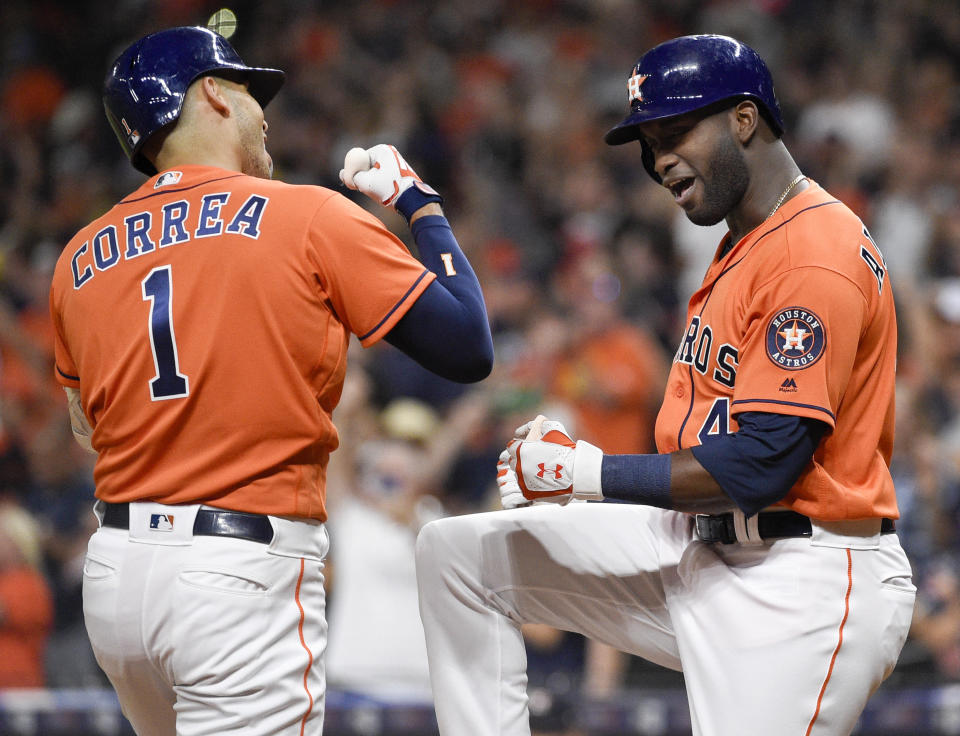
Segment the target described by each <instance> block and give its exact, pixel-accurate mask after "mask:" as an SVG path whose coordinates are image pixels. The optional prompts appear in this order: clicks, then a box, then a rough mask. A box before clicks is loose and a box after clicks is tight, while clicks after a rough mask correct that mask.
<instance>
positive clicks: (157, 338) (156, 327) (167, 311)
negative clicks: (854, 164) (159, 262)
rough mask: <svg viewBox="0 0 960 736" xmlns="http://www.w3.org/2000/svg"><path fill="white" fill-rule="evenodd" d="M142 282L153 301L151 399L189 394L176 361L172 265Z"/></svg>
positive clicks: (148, 296) (161, 267) (151, 314)
mask: <svg viewBox="0 0 960 736" xmlns="http://www.w3.org/2000/svg"><path fill="white" fill-rule="evenodd" d="M140 285H141V286H142V287H143V300H144V301H149V302H150V349H151V350H153V365H154V368H155V369H156V371H157V373H156V375H155V376H154V377H153V379H152V380H151V381H150V398H151V399H152V400H153V401H162V400H164V399H179V398H182V397H184V396H187V395H188V394H189V393H190V388H189V383H188V379H187V377H186V376H185V375H183V374H182V373H181V372H180V364H179V362H178V360H177V341H176V338H175V337H174V334H173V284H172V283H171V280H170V266H160V267H158V268H155V269H153V270H152V271H151V272H150V273H149V274H147V277H146V278H145V279H144V280H143V281H142V282H141V284H140Z"/></svg>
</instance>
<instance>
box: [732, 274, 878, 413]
mask: <svg viewBox="0 0 960 736" xmlns="http://www.w3.org/2000/svg"><path fill="white" fill-rule="evenodd" d="M867 310H868V304H867V301H866V299H865V298H864V296H863V294H862V292H861V291H860V289H859V287H858V286H857V284H855V283H854V282H853V281H851V280H850V279H848V278H846V277H845V276H844V275H843V274H841V273H838V272H836V271H832V270H829V269H825V268H821V267H817V266H804V267H800V268H794V269H790V270H787V271H785V272H784V273H782V274H780V275H779V276H778V277H777V278H775V279H774V280H773V281H772V282H770V283H768V284H766V285H765V286H763V287H762V288H761V289H759V290H758V292H757V293H756V295H755V296H754V297H753V299H752V300H751V302H750V304H749V306H748V307H747V330H746V332H745V335H744V342H743V344H742V346H741V350H740V367H739V369H738V371H737V383H736V388H735V390H734V395H733V402H732V406H731V409H732V413H733V414H738V413H741V412H747V411H761V412H770V413H774V414H792V415H794V416H800V417H810V418H812V419H818V420H820V421H822V422H824V423H826V424H827V425H829V426H830V427H831V428H833V427H834V426H835V422H836V415H837V409H838V408H839V406H840V402H841V401H842V400H843V395H844V391H845V389H846V386H847V383H848V381H849V379H850V375H851V371H852V370H853V365H854V361H855V359H856V354H857V346H858V344H859V342H860V335H861V333H862V331H863V329H864V325H865V323H866V320H867V318H868V314H867Z"/></svg>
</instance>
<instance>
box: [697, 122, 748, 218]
mask: <svg viewBox="0 0 960 736" xmlns="http://www.w3.org/2000/svg"><path fill="white" fill-rule="evenodd" d="M749 183H750V172H749V169H748V168H747V161H746V159H745V158H744V156H743V149H741V148H740V145H739V143H738V142H737V141H736V140H735V139H734V138H733V136H729V135H725V136H721V137H720V140H719V143H718V144H717V148H716V150H714V152H713V156H711V158H710V161H709V162H708V164H707V171H706V176H705V177H704V178H703V184H704V187H703V202H702V203H701V205H700V206H699V207H697V208H695V209H693V210H691V211H688V212H687V218H688V219H689V220H690V222H692V223H693V224H694V225H716V224H717V223H718V222H720V220H722V219H724V218H725V217H726V216H727V215H728V214H730V212H731V211H732V210H733V208H734V207H736V206H737V205H738V204H740V201H741V200H742V199H743V195H744V194H746V191H747V185H748V184H749Z"/></svg>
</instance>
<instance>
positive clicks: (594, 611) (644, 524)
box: [418, 503, 690, 667]
mask: <svg viewBox="0 0 960 736" xmlns="http://www.w3.org/2000/svg"><path fill="white" fill-rule="evenodd" d="M689 536H690V522H689V519H688V517H685V516H684V515H680V514H675V513H672V512H663V511H661V510H659V509H653V508H650V507H643V506H631V505H623V504H605V503H604V504H598V503H574V504H570V505H568V506H563V507H561V506H554V505H547V504H544V505H537V506H533V507H528V508H523V509H515V510H511V511H496V512H491V513H486V514H474V515H466V516H459V517H453V518H449V519H442V520H439V521H437V522H433V523H432V524H430V525H428V526H427V527H425V528H424V529H423V530H422V531H421V535H420V539H419V540H418V578H419V580H420V585H421V597H424V596H428V595H431V594H435V593H436V591H434V590H431V588H433V587H440V586H442V584H443V583H442V582H430V581H442V580H443V579H445V576H447V575H449V574H451V573H452V574H454V575H455V576H458V577H459V578H460V579H465V580H469V581H472V584H473V585H476V586H478V587H479V588H480V589H482V590H483V591H484V592H485V595H486V597H487V598H488V599H489V600H490V601H491V602H492V604H493V605H495V606H496V607H498V608H499V609H500V610H501V612H503V613H504V614H505V615H507V616H509V617H510V618H511V619H513V620H515V621H517V622H519V623H542V624H547V625H550V626H554V627H557V628H560V629H564V630H568V631H576V632H579V633H582V634H584V635H586V636H588V637H590V638H594V639H598V640H600V641H603V642H605V643H607V644H610V645H611V646H614V647H616V648H618V649H622V650H624V651H628V652H631V653H634V654H639V655H641V656H645V657H647V658H649V659H651V660H653V661H655V662H658V663H660V664H663V665H665V666H668V667H678V666H679V661H678V659H677V652H676V647H675V644H674V642H673V634H672V625H671V621H670V614H669V612H668V611H667V607H666V599H665V595H664V590H663V585H662V582H661V579H660V570H661V567H662V566H664V565H666V566H668V567H669V566H673V565H675V564H676V560H677V559H678V557H679V549H681V548H682V546H683V545H684V544H686V543H687V542H688V541H689Z"/></svg>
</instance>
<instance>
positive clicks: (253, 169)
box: [237, 107, 273, 179]
mask: <svg viewBox="0 0 960 736" xmlns="http://www.w3.org/2000/svg"><path fill="white" fill-rule="evenodd" d="M237 116H238V125H239V128H240V156H241V160H240V170H241V171H242V172H243V173H244V174H247V175H248V176H256V177H258V178H260V179H272V178H273V159H271V158H270V154H268V153H267V150H266V148H265V147H264V144H263V125H262V123H261V122H258V121H257V120H255V119H254V118H253V117H252V116H251V115H250V114H249V113H248V112H247V111H246V110H245V109H244V108H243V107H240V108H239V109H238V111H237Z"/></svg>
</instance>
